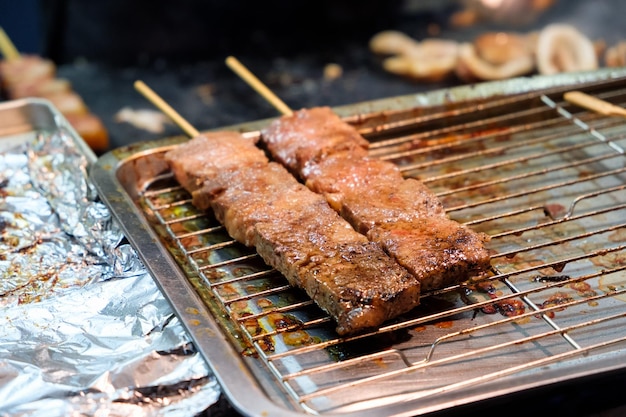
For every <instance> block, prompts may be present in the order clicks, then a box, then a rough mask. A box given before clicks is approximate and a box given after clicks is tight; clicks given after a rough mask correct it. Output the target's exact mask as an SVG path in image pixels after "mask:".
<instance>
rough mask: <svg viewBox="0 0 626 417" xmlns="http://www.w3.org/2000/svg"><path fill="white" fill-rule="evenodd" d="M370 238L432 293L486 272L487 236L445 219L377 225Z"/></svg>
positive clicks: (487, 257)
mask: <svg viewBox="0 0 626 417" xmlns="http://www.w3.org/2000/svg"><path fill="white" fill-rule="evenodd" d="M367 236H368V238H370V239H372V240H373V241H375V242H380V244H381V245H382V246H383V247H384V248H385V249H386V250H387V252H389V253H390V254H391V255H392V256H393V257H394V258H396V259H397V260H398V262H399V263H400V264H401V265H402V266H404V267H405V268H406V269H407V270H408V271H409V272H411V274H413V276H415V277H416V278H417V279H418V280H419V281H420V283H421V284H422V287H421V288H422V291H429V290H434V289H438V288H444V287H447V286H450V285H454V284H458V283H459V280H463V279H465V278H466V277H468V276H472V275H478V274H480V273H481V272H484V271H486V270H487V269H488V268H489V265H490V262H489V261H490V257H489V253H488V252H487V251H486V249H485V248H484V243H485V239H486V236H485V235H483V234H479V233H475V232H473V231H472V230H470V229H469V228H467V227H464V226H460V225H459V224H458V223H457V222H455V221H453V220H450V219H447V218H445V217H424V218H422V219H419V220H413V221H410V222H404V221H397V222H395V223H386V224H381V225H376V226H374V227H373V228H371V229H370V230H369V231H368V232H367Z"/></svg>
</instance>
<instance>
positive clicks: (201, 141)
mask: <svg viewBox="0 0 626 417" xmlns="http://www.w3.org/2000/svg"><path fill="white" fill-rule="evenodd" d="M220 138H224V140H223V143H222V144H221V145H220V146H216V147H214V149H213V150H212V151H211V152H207V147H210V146H212V144H214V143H215V142H216V140H218V139H220ZM238 141H249V142H250V143H251V144H252V143H253V142H252V140H247V139H244V138H243V137H242V136H241V134H239V133H237V132H228V131H227V132H219V133H216V132H212V133H205V134H202V135H200V136H198V137H196V138H194V139H193V140H190V141H188V142H186V143H185V144H184V146H177V147H175V148H174V149H172V150H170V151H168V152H167V153H166V154H165V159H166V161H167V162H168V163H169V165H170V168H171V169H172V172H173V173H174V177H176V180H177V181H178V182H179V183H180V185H182V186H183V188H185V189H186V190H188V191H189V192H193V191H195V190H196V189H198V188H199V187H200V186H201V185H202V183H203V182H204V181H206V180H207V179H211V178H214V177H216V176H217V175H218V174H219V173H221V172H228V171H233V170H236V169H239V167H241V166H247V165H250V164H254V163H261V164H265V163H267V162H268V159H267V157H266V156H265V154H264V153H263V151H261V150H260V149H258V148H257V147H255V146H240V145H239V144H238ZM233 155H236V157H234V156H233Z"/></svg>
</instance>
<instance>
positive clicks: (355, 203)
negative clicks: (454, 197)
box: [261, 108, 490, 290]
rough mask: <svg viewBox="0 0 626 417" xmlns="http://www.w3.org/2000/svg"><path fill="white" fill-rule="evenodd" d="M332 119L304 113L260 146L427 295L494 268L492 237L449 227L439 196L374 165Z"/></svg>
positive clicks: (320, 112)
mask: <svg viewBox="0 0 626 417" xmlns="http://www.w3.org/2000/svg"><path fill="white" fill-rule="evenodd" d="M329 112H330V109H328V108H315V109H303V110H300V111H298V112H295V113H294V114H293V115H291V116H283V117H281V118H280V119H278V120H276V121H275V122H273V123H272V124H271V125H270V126H269V127H268V128H267V129H265V130H263V131H262V132H261V141H262V142H263V143H264V144H265V146H266V147H267V149H268V150H269V151H270V153H271V154H272V157H273V158H275V159H277V160H280V161H287V163H288V164H289V167H290V168H291V169H292V170H294V171H295V172H296V174H297V175H298V176H299V177H300V178H301V179H302V180H303V181H305V183H306V185H307V186H308V187H309V188H310V189H311V190H313V191H315V192H317V193H320V194H322V195H324V197H325V198H326V199H327V201H328V202H329V204H330V205H331V207H333V208H334V209H335V210H336V211H338V212H339V213H340V214H341V216H342V217H343V218H345V219H346V220H347V221H348V222H349V223H350V224H351V225H352V226H353V227H354V228H355V229H356V230H357V231H359V232H360V233H363V234H365V235H366V236H367V237H368V238H369V239H370V240H372V241H374V242H377V243H379V244H381V245H382V247H383V248H384V249H385V251H386V252H387V253H389V254H390V255H391V256H393V257H394V258H395V259H396V260H397V261H398V263H399V264H401V265H402V266H404V267H405V268H407V269H408V270H409V271H410V272H411V273H412V274H413V275H414V276H415V277H416V278H417V279H419V281H420V283H421V288H422V290H432V289H437V288H442V287H444V286H448V285H452V284H457V283H459V282H461V281H463V280H465V279H467V278H469V277H470V276H471V275H475V274H479V273H481V272H484V271H486V270H487V269H488V268H489V266H490V255H489V251H488V250H487V249H486V247H485V242H486V241H487V240H488V237H487V236H486V235H484V234H480V233H476V232H474V231H473V230H471V229H470V228H468V227H466V226H464V225H462V224H460V223H458V222H455V221H453V220H450V219H449V218H448V217H447V216H446V213H445V210H444V207H443V205H442V204H441V202H440V201H439V200H438V198H437V196H436V195H435V194H434V193H432V192H431V191H430V190H429V189H428V187H426V186H425V185H424V184H423V183H421V182H420V181H418V180H416V179H412V178H406V179H405V178H404V177H403V176H402V173H401V172H400V171H399V169H398V167H397V166H396V165H394V164H393V163H391V162H387V161H383V160H377V159H373V158H369V157H368V156H367V154H366V152H365V149H366V146H364V145H361V143H362V141H365V139H364V138H362V137H361V136H360V135H359V133H358V131H357V130H356V129H355V128H354V127H352V126H350V125H348V124H347V123H344V122H343V121H342V120H341V119H340V118H339V117H338V116H336V115H334V114H329ZM330 113H332V112H330ZM322 118H325V120H323V121H322V120H321V119H322ZM316 123H318V124H319V125H316ZM299 132H300V133H299ZM342 137H343V138H344V139H343V140H342V139H341V138H342ZM359 137H360V138H361V139H360V140H359V139H358V138H359ZM329 138H330V139H329Z"/></svg>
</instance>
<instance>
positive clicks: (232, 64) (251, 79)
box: [226, 56, 293, 116]
mask: <svg viewBox="0 0 626 417" xmlns="http://www.w3.org/2000/svg"><path fill="white" fill-rule="evenodd" d="M226 65H228V67H229V68H230V69H232V70H233V71H234V72H235V73H236V74H237V75H239V76H240V77H241V78H242V79H243V80H244V81H245V82H247V83H248V85H250V87H252V88H253V89H254V90H256V92H257V93H259V94H260V95H261V96H262V97H263V98H265V100H267V101H268V102H269V103H270V104H271V105H272V106H274V108H276V110H278V111H279V112H281V113H282V114H284V115H286V116H289V115H292V114H293V110H291V109H290V108H289V106H287V105H286V104H285V103H284V102H283V101H282V100H281V99H280V98H278V96H276V94H274V93H273V92H272V91H271V90H270V89H269V88H267V87H266V86H265V84H263V83H262V82H261V81H260V80H259V79H258V78H257V77H256V76H255V75H254V74H252V73H251V72H250V71H249V70H248V69H247V68H246V67H245V66H244V65H243V64H242V63H241V62H239V60H238V59H237V58H235V57H234V56H229V57H228V58H226Z"/></svg>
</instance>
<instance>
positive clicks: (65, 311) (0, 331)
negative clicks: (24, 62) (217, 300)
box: [0, 129, 220, 417]
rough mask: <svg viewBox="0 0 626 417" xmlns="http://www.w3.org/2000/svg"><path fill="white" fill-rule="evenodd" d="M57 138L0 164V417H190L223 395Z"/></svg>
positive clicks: (76, 159) (74, 151)
mask: <svg viewBox="0 0 626 417" xmlns="http://www.w3.org/2000/svg"><path fill="white" fill-rule="evenodd" d="M87 170H88V160H87V158H86V157H85V156H84V155H83V154H81V152H80V151H79V149H78V147H77V146H76V144H75V142H74V140H73V138H72V136H71V134H70V133H69V132H66V131H64V130H63V129H59V130H58V131H55V132H48V133H38V134H37V135H36V138H35V139H34V140H32V141H26V142H25V143H23V144H21V145H19V146H17V147H16V148H13V149H11V150H9V151H5V152H2V153H0V313H1V314H0V415H11V416H40V415H41V416H46V417H54V416H67V415H80V416H101V415H107V416H118V415H119V416H129V415H132V416H192V415H197V414H198V413H200V412H202V411H204V410H206V409H207V408H208V407H209V406H210V405H212V404H214V403H215V402H217V400H218V398H219V395H220V387H219V385H218V383H217V381H216V380H215V378H214V376H213V375H212V374H211V372H210V370H209V368H208V366H207V364H206V362H205V361H204V359H203V358H202V357H201V355H200V354H199V353H198V352H197V351H196V350H195V348H194V346H193V343H192V342H191V340H190V338H189V336H188V335H187V333H186V332H185V330H184V328H183V326H182V324H181V323H180V322H179V320H178V319H177V317H176V316H175V315H174V313H173V310H172V309H171V307H170V305H169V303H168V302H167V300H166V299H165V298H164V297H163V295H162V294H161V292H160V290H159V289H158V287H157V286H156V284H155V282H154V281H153V279H152V278H151V276H150V275H149V274H148V273H147V272H146V269H145V268H144V265H143V264H142V262H141V260H140V259H139V258H138V256H137V254H136V253H135V251H134V250H133V248H132V247H131V246H130V245H129V244H128V243H127V242H126V241H125V239H124V236H123V234H122V233H121V231H120V229H119V228H118V227H117V225H116V222H115V221H114V219H113V218H112V216H111V213H110V212H109V210H108V209H107V207H106V206H104V205H103V204H102V203H101V202H99V201H98V197H97V195H96V192H95V190H94V188H93V186H92V185H91V183H90V182H89V179H88V174H87Z"/></svg>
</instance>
